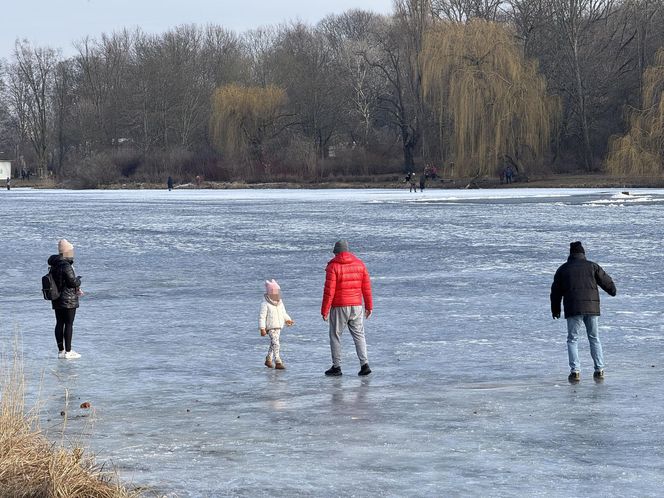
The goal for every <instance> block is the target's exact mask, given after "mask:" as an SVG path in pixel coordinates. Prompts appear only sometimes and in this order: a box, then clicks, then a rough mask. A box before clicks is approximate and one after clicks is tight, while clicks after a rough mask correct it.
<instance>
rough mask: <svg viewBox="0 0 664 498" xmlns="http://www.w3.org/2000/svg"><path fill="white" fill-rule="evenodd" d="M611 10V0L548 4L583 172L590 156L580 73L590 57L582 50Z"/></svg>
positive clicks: (553, 0) (590, 161)
mask: <svg viewBox="0 0 664 498" xmlns="http://www.w3.org/2000/svg"><path fill="white" fill-rule="evenodd" d="M612 8H613V0H549V3H548V9H550V12H551V15H552V19H553V21H554V23H555V28H556V30H557V33H558V34H559V35H560V39H561V42H562V44H561V48H562V49H563V55H564V59H563V60H564V61H565V62H566V64H567V65H568V67H569V69H570V70H571V73H572V77H573V86H572V88H573V92H574V93H573V104H574V107H573V109H574V111H575V113H576V114H577V116H578V120H579V124H580V131H581V136H582V141H583V163H584V166H585V168H586V170H590V169H591V167H592V165H593V152H592V145H591V141H590V125H589V120H588V92H587V81H586V74H585V73H584V71H583V63H584V56H588V55H589V54H587V52H585V49H586V48H587V47H588V44H589V43H590V41H591V39H592V34H593V29H594V27H595V26H596V25H598V24H599V23H603V22H606V20H607V18H608V16H609V15H610V14H611V12H612ZM589 76H590V75H588V77H589Z"/></svg>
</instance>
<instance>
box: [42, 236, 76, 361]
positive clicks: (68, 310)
mask: <svg viewBox="0 0 664 498" xmlns="http://www.w3.org/2000/svg"><path fill="white" fill-rule="evenodd" d="M73 264H74V246H73V245H72V244H71V242H69V241H68V240H67V239H61V240H60V241H59V242H58V254H54V255H53V256H51V257H49V258H48V265H49V266H50V268H51V272H52V274H53V279H54V280H55V284H56V285H57V286H58V290H59V291H60V297H59V298H58V299H55V300H54V301H52V302H51V305H52V306H53V309H54V310H55V340H56V342H57V344H58V358H64V359H75V358H80V357H81V355H80V354H78V353H77V352H76V351H73V350H72V349H71V342H72V337H73V335H74V318H75V317H76V309H77V308H78V298H79V296H81V295H83V293H82V292H81V277H77V276H76V274H75V273H74V268H73V266H72V265H73Z"/></svg>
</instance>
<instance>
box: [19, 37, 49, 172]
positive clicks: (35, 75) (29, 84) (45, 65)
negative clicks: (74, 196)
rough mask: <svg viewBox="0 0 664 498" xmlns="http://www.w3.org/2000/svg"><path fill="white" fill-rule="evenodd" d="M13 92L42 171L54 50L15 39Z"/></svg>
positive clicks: (47, 129)
mask: <svg viewBox="0 0 664 498" xmlns="http://www.w3.org/2000/svg"><path fill="white" fill-rule="evenodd" d="M14 58H15V61H16V62H15V64H14V71H15V77H14V78H12V83H13V85H14V89H13V93H14V95H15V96H16V98H17V100H16V102H15V103H16V104H17V107H18V111H19V114H21V116H22V118H21V119H22V120H24V122H23V124H22V125H21V127H22V128H23V129H24V131H25V133H26V135H27V137H28V139H29V141H30V143H31V144H32V147H33V148H34V151H35V155H36V159H37V173H38V175H39V176H40V177H44V176H45V175H46V169H47V166H48V153H49V146H50V124H51V122H50V121H51V118H52V102H51V91H52V88H53V83H54V73H55V67H56V64H57V55H56V52H55V50H53V49H50V48H35V47H32V46H31V45H30V44H29V43H27V42H17V43H16V47H15V49H14Z"/></svg>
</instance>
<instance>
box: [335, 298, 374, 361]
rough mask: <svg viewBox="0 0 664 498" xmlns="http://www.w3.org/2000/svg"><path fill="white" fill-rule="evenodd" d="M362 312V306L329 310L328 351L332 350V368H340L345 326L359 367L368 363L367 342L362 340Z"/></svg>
mask: <svg viewBox="0 0 664 498" xmlns="http://www.w3.org/2000/svg"><path fill="white" fill-rule="evenodd" d="M362 311H363V308H362V306H339V307H333V308H332V309H331V310H330V317H329V320H330V349H331V350H332V365H333V366H335V367H339V366H341V333H342V332H343V330H344V328H345V327H346V326H348V330H350V335H351V336H353V341H355V351H357V358H358V359H359V360H360V365H364V364H365V363H368V362H369V360H367V342H366V341H365V339H364V320H363V316H362Z"/></svg>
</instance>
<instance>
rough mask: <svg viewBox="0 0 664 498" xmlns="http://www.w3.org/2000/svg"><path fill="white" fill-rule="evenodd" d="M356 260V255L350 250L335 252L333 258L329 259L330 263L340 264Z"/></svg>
mask: <svg viewBox="0 0 664 498" xmlns="http://www.w3.org/2000/svg"><path fill="white" fill-rule="evenodd" d="M356 260H357V256H355V254H353V253H352V252H350V251H344V252H340V253H339V254H336V255H335V256H334V258H332V259H331V260H330V263H341V264H348V263H352V262H353V261H356Z"/></svg>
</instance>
